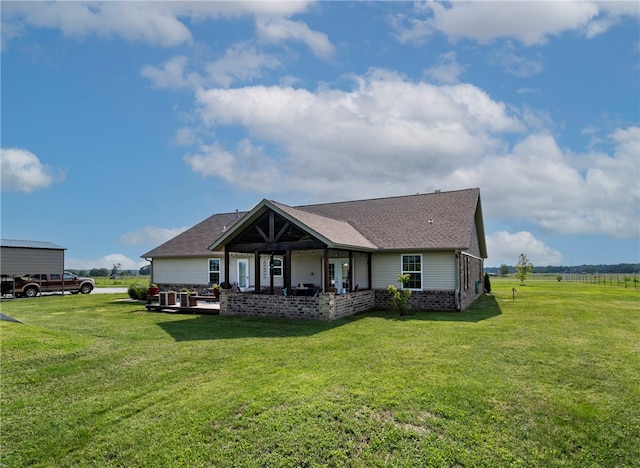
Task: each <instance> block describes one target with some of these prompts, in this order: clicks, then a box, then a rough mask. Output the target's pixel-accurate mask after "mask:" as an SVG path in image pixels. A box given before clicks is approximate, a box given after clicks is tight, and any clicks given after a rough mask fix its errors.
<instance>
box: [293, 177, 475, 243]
mask: <svg viewBox="0 0 640 468" xmlns="http://www.w3.org/2000/svg"><path fill="white" fill-rule="evenodd" d="M479 196H480V190H479V189H468V190H459V191H454V192H437V193H430V194H424V195H407V196H401V197H391V198H376V199H370V200H359V201H347V202H339V203H325V204H321V205H308V206H299V207H297V209H298V210H301V211H308V212H310V213H315V214H319V215H322V216H330V217H332V218H334V219H339V220H342V221H346V222H348V223H349V224H351V225H352V226H353V227H354V228H356V229H357V230H358V231H360V232H361V233H362V234H363V235H364V236H365V237H366V238H367V239H368V240H369V241H371V242H372V243H373V244H374V245H375V246H376V247H378V248H379V249H420V248H428V249H449V248H460V249H466V248H469V245H470V242H471V233H472V230H473V223H474V220H475V212H476V207H477V205H478V197H479ZM429 220H431V222H429Z"/></svg>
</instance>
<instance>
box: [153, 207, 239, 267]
mask: <svg viewBox="0 0 640 468" xmlns="http://www.w3.org/2000/svg"><path fill="white" fill-rule="evenodd" d="M245 214H247V213H246V212H239V213H223V214H214V215H213V216H209V217H208V218H207V219H205V220H204V221H202V222H200V223H198V224H196V225H195V226H193V227H192V228H190V229H187V230H186V231H184V232H182V233H180V234H178V235H177V236H176V237H174V238H172V239H169V240H168V241H167V242H165V243H164V244H161V245H159V246H158V247H156V248H155V249H153V250H150V251H149V252H147V253H145V254H143V255H141V257H143V258H153V257H174V256H185V257H192V256H202V255H211V251H210V250H209V246H210V245H211V244H212V243H213V242H214V241H215V240H216V239H217V238H218V237H220V236H221V235H222V234H223V233H224V231H225V230H226V229H228V228H229V227H231V226H232V225H234V224H235V223H236V222H237V221H238V219H241V218H242V217H243V216H244V215H245Z"/></svg>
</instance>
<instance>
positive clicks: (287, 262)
mask: <svg viewBox="0 0 640 468" xmlns="http://www.w3.org/2000/svg"><path fill="white" fill-rule="evenodd" d="M284 287H285V288H287V291H289V292H291V250H286V251H285V252H284Z"/></svg>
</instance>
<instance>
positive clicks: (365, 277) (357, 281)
mask: <svg viewBox="0 0 640 468" xmlns="http://www.w3.org/2000/svg"><path fill="white" fill-rule="evenodd" d="M353 264H354V265H353V287H356V285H358V286H359V287H360V289H367V288H368V287H369V273H368V268H367V256H366V255H358V256H355V257H354V258H353Z"/></svg>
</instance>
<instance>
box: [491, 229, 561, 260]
mask: <svg viewBox="0 0 640 468" xmlns="http://www.w3.org/2000/svg"><path fill="white" fill-rule="evenodd" d="M487 250H488V252H489V258H488V259H487V260H486V265H487V266H500V265H503V264H504V265H515V264H516V263H517V262H518V257H519V256H520V254H521V253H524V254H526V255H527V258H528V259H529V261H531V263H533V264H534V265H536V266H548V265H562V262H563V258H562V254H561V253H560V252H558V251H557V250H553V249H552V248H550V247H549V246H547V245H545V243H544V242H542V241H541V240H539V239H536V238H535V237H534V235H533V234H531V233H530V232H527V231H520V232H515V233H510V232H507V231H498V232H495V233H493V234H489V235H487Z"/></svg>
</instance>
